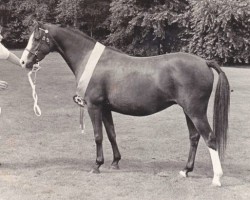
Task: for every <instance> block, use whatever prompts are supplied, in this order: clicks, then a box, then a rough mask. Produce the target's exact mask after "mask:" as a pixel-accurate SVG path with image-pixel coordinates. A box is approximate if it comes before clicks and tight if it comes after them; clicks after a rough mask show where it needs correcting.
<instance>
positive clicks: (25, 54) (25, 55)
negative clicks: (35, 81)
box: [20, 32, 34, 67]
mask: <svg viewBox="0 0 250 200" xmlns="http://www.w3.org/2000/svg"><path fill="white" fill-rule="evenodd" d="M33 38H34V32H33V33H32V34H31V36H30V38H29V42H28V44H27V47H26V49H28V50H31V47H32V43H33ZM28 55H29V51H27V50H24V51H23V54H22V57H21V59H20V64H21V65H22V67H25V66H26V63H27V61H28Z"/></svg>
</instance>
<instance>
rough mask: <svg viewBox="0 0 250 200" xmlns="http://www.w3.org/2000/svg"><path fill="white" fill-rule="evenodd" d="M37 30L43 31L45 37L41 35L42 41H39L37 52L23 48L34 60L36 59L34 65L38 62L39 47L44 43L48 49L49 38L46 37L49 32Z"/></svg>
mask: <svg viewBox="0 0 250 200" xmlns="http://www.w3.org/2000/svg"><path fill="white" fill-rule="evenodd" d="M39 30H42V31H44V33H45V35H43V36H42V39H41V40H40V41H39V43H38V48H37V50H36V51H35V52H33V51H31V50H29V49H27V48H25V50H26V51H28V52H29V53H31V54H32V55H34V56H35V58H36V63H38V62H39V58H38V53H39V51H40V48H41V46H42V42H45V43H46V44H47V45H48V47H49V48H50V39H49V37H48V33H49V31H48V30H45V29H42V28H39Z"/></svg>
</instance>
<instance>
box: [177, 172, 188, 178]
mask: <svg viewBox="0 0 250 200" xmlns="http://www.w3.org/2000/svg"><path fill="white" fill-rule="evenodd" d="M179 174H180V175H181V176H182V177H184V178H186V177H187V176H188V175H187V172H186V171H180V172H179Z"/></svg>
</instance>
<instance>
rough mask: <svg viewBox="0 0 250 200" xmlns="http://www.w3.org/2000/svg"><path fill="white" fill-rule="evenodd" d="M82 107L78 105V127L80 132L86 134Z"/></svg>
mask: <svg viewBox="0 0 250 200" xmlns="http://www.w3.org/2000/svg"><path fill="white" fill-rule="evenodd" d="M84 118H85V117H84V107H80V128H81V130H82V134H86V132H85V123H84V122H85V119H84Z"/></svg>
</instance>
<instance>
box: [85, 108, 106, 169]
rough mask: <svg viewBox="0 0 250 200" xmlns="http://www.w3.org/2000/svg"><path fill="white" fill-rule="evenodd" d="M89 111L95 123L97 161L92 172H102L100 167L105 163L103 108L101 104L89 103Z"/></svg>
mask: <svg viewBox="0 0 250 200" xmlns="http://www.w3.org/2000/svg"><path fill="white" fill-rule="evenodd" d="M88 112H89V116H90V118H91V121H92V124H93V129H94V136H95V143H96V162H95V165H94V167H93V169H92V171H91V172H92V173H100V170H99V167H100V166H101V165H102V164H103V163H104V157H103V149H102V140H103V134H102V108H101V107H99V106H94V105H88Z"/></svg>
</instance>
